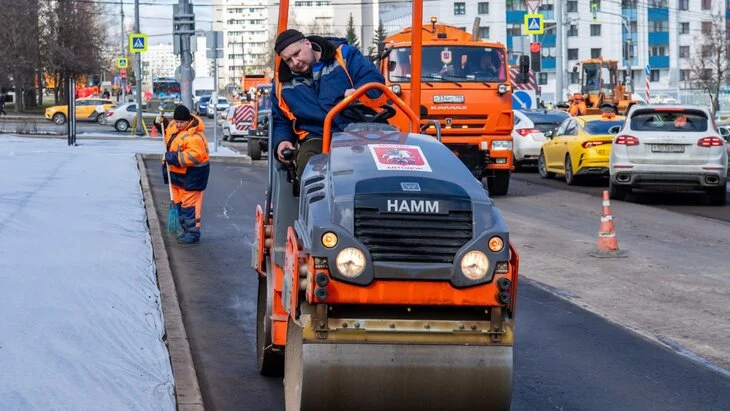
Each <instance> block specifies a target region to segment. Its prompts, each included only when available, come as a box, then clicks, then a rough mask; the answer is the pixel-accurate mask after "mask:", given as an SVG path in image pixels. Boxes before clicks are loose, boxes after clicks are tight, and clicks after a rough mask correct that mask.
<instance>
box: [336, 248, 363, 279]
mask: <svg viewBox="0 0 730 411" xmlns="http://www.w3.org/2000/svg"><path fill="white" fill-rule="evenodd" d="M335 263H336V264H337V270H338V271H339V272H340V274H342V275H344V276H345V277H350V278H352V277H357V276H358V275H360V274H362V272H363V270H364V269H365V254H363V252H362V251H360V250H358V249H357V248H354V247H348V248H345V249H344V250H342V251H340V252H339V253H337V258H336V259H335Z"/></svg>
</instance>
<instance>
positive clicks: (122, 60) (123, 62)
mask: <svg viewBox="0 0 730 411" xmlns="http://www.w3.org/2000/svg"><path fill="white" fill-rule="evenodd" d="M127 67H129V60H128V59H127V58H126V57H119V58H117V68H120V69H125V68H127Z"/></svg>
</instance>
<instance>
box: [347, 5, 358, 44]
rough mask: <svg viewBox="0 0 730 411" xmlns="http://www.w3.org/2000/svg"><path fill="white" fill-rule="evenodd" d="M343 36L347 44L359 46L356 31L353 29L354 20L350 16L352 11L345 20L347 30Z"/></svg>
mask: <svg viewBox="0 0 730 411" xmlns="http://www.w3.org/2000/svg"><path fill="white" fill-rule="evenodd" d="M345 38H346V39H347V44H349V45H351V46H353V47H356V48H360V40H358V38H357V32H356V31H355V20H354V19H353V18H352V13H350V18H349V19H348V20H347V31H346V32H345Z"/></svg>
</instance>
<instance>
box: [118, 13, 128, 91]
mask: <svg viewBox="0 0 730 411" xmlns="http://www.w3.org/2000/svg"><path fill="white" fill-rule="evenodd" d="M119 9H120V11H121V13H122V31H121V35H120V36H119V37H120V40H119V41H120V44H119V47H120V49H119V51H120V53H119V57H124V56H126V55H127V53H126V51H125V50H124V3H123V2H122V0H119ZM124 70H126V69H124ZM126 83H127V79H126V78H123V77H121V73H120V77H119V87H120V88H121V89H122V101H121V103H122V104H124V103H126V102H127V90H126V88H127V87H126V86H127V84H126Z"/></svg>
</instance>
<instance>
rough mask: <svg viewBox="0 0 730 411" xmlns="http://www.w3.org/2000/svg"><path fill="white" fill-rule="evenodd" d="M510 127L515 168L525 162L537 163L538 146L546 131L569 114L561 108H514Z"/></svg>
mask: <svg viewBox="0 0 730 411" xmlns="http://www.w3.org/2000/svg"><path fill="white" fill-rule="evenodd" d="M514 115H515V126H514V128H513V129H512V141H513V149H512V150H513V154H514V160H513V164H514V165H515V170H519V169H520V168H521V167H522V166H524V165H527V164H532V165H534V164H537V159H538V157H539V156H540V148H541V147H542V145H543V143H544V142H545V141H546V140H547V139H546V138H545V132H546V131H552V130H554V129H556V128H557V127H558V126H559V125H560V123H562V122H563V120H565V119H566V118H568V117H570V114H568V113H567V112H565V111H563V110H514Z"/></svg>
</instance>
